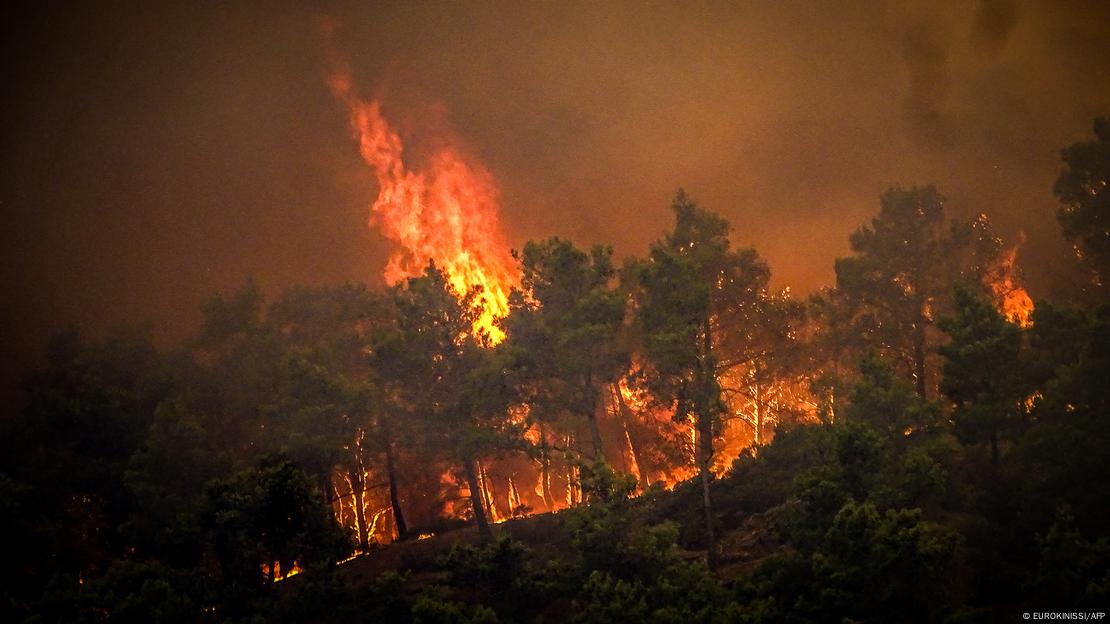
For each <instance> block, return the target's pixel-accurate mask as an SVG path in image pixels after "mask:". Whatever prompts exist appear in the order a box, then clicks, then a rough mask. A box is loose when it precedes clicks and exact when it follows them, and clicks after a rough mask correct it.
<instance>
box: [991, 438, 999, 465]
mask: <svg viewBox="0 0 1110 624" xmlns="http://www.w3.org/2000/svg"><path fill="white" fill-rule="evenodd" d="M991 465H992V466H997V465H998V433H996V432H994V431H992V432H991Z"/></svg>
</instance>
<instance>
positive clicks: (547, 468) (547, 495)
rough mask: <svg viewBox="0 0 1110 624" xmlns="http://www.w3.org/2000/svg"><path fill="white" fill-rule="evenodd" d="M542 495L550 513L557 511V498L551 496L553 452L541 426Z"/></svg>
mask: <svg viewBox="0 0 1110 624" xmlns="http://www.w3.org/2000/svg"><path fill="white" fill-rule="evenodd" d="M539 429H540V493H541V494H542V495H543V504H544V505H546V506H547V510H548V511H555V498H554V497H553V496H552V495H551V450H550V449H548V448H547V435H546V434H545V433H544V431H543V426H542V425H541V426H540V428H539Z"/></svg>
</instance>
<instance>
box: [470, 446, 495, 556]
mask: <svg viewBox="0 0 1110 624" xmlns="http://www.w3.org/2000/svg"><path fill="white" fill-rule="evenodd" d="M463 469H464V470H465V471H466V485H467V487H468V488H469V489H470V505H471V506H472V507H473V508H474V522H475V523H476V524H477V525H478V537H479V538H480V539H481V540H482V542H483V543H489V542H491V541H493V532H492V531H490V527H489V519H488V518H487V517H486V509H485V505H484V504H483V501H482V488H481V486H480V485H479V484H478V468H477V462H476V461H475V460H474V459H467V460H465V461H463Z"/></svg>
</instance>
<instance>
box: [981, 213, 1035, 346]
mask: <svg viewBox="0 0 1110 624" xmlns="http://www.w3.org/2000/svg"><path fill="white" fill-rule="evenodd" d="M1024 242H1025V234H1024V233H1022V234H1021V235H1019V237H1018V242H1017V244H1016V245H1014V246H1013V247H1011V248H1009V249H1007V250H1006V251H1004V252H1002V255H1001V256H999V258H998V260H997V261H996V262H995V264H994V265H993V266H992V267H991V268H990V269H989V270H988V271H987V274H986V276H985V281H986V284H987V286H988V287H989V288H990V290H991V294H992V295H993V296H994V301H995V305H996V306H997V307H998V311H999V312H1001V313H1002V315H1003V316H1005V317H1006V319H1007V320H1009V321H1010V322H1012V323H1016V324H1017V325H1019V326H1021V327H1029V326H1030V325H1032V324H1033V299H1032V298H1031V297H1030V296H1029V293H1028V292H1027V291H1026V290H1025V287H1024V286H1022V285H1021V277H1020V275H1019V272H1018V268H1017V254H1018V249H1019V248H1020V247H1021V245H1022V243H1024Z"/></svg>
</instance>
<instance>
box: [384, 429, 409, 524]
mask: <svg viewBox="0 0 1110 624" xmlns="http://www.w3.org/2000/svg"><path fill="white" fill-rule="evenodd" d="M385 469H386V473H387V475H388V477H389V504H390V507H391V508H392V510H393V525H394V527H395V528H396V529H397V539H398V540H403V539H405V538H406V537H408V533H409V531H408V526H407V525H406V524H405V514H403V513H402V512H401V497H400V496H399V495H398V493H397V470H396V468H395V467H394V465H393V444H392V442H386V444H385Z"/></svg>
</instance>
